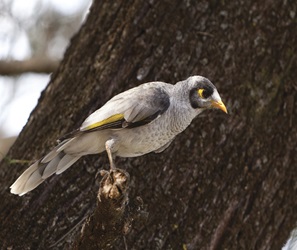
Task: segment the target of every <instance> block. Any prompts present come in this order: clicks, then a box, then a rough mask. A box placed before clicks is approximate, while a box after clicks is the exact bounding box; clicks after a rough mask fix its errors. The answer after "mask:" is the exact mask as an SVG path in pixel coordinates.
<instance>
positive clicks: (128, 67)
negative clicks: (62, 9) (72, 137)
mask: <svg viewBox="0 0 297 250" xmlns="http://www.w3.org/2000/svg"><path fill="white" fill-rule="evenodd" d="M295 34H296V3H295V2H293V1H262V2H259V1H258V2H255V3H251V2H249V1H242V2H239V1H238V2H232V3H229V2H228V3H227V2H224V1H221V2H220V1H199V2H198V1H168V2H167V3H166V1H147V2H144V1H117V0H116V1H94V4H93V6H92V8H91V11H90V14H89V16H88V19H87V21H86V23H85V24H84V25H83V26H82V28H81V30H80V31H79V32H78V34H77V35H76V36H75V37H74V38H73V39H72V41H71V45H70V47H69V48H68V50H67V52H66V54H65V57H64V59H63V61H62V63H61V65H60V67H59V68H58V70H57V71H56V72H55V73H54V74H53V76H52V79H51V82H50V84H49V85H48V87H47V89H46V90H45V91H44V92H43V94H42V96H41V98H40V100H39V104H38V106H37V108H36V109H35V110H34V111H33V112H32V114H31V116H30V119H29V121H28V123H27V125H26V127H25V128H24V129H23V131H22V133H21V135H20V136H19V138H18V139H17V141H16V143H15V144H14V146H13V147H12V149H11V150H10V152H9V155H8V158H10V159H30V160H35V159H37V158H38V157H40V156H41V155H43V154H45V153H46V152H47V151H48V150H49V149H50V147H52V146H54V144H55V139H56V138H59V137H60V136H61V135H63V134H65V133H67V132H69V131H71V130H73V129H75V128H77V127H78V126H79V125H80V123H81V122H82V121H83V120H84V118H85V117H86V116H87V115H88V114H90V113H91V112H92V111H94V110H95V109H96V108H98V107H100V106H101V105H102V104H104V102H106V101H107V100H108V99H109V98H110V97H111V96H113V95H114V94H117V93H119V92H121V91H123V90H126V89H128V88H129V87H132V86H135V85H138V84H140V83H142V82H147V81H151V80H162V81H166V82H172V83H174V82H176V81H178V80H181V79H185V78H187V77H188V76H190V75H194V74H201V75H204V76H206V77H208V78H210V79H211V80H212V81H213V82H214V83H215V85H216V86H217V87H218V89H219V92H220V93H221V96H222V97H223V99H224V100H225V102H226V104H227V107H228V110H229V112H230V115H228V116H226V115H224V114H223V113H219V112H207V113H204V114H202V115H200V116H199V118H197V119H196V120H195V121H194V122H193V123H192V125H191V126H190V127H189V128H188V129H187V130H186V131H185V132H184V133H183V134H181V135H180V136H178V138H177V139H176V140H175V141H174V142H173V145H171V146H170V147H169V148H168V149H167V150H166V151H165V152H163V153H162V154H149V155H146V156H142V157H138V158H133V159H117V166H120V167H121V168H124V169H125V170H126V171H127V172H128V173H129V174H130V177H131V184H130V188H131V190H130V197H131V198H132V199H133V198H134V197H136V196H141V197H142V199H143V201H144V204H147V210H148V211H149V217H148V221H147V222H146V223H143V224H142V225H139V226H138V227H135V228H133V229H132V230H131V232H130V233H129V234H128V235H127V236H126V242H127V246H128V249H280V248H281V246H282V245H283V244H284V242H285V240H286V239H287V237H288V236H289V233H290V231H291V230H292V229H293V228H294V227H295V226H296V221H297V213H296V210H297V200H296V189H297V186H296V183H297V178H296V146H297V145H296V142H297V136H296V135H297V126H296V119H297V118H296V117H297V116H296V109H294V108H295V107H296V100H297V96H296V89H297V87H296V82H295V79H296V73H295V72H296V66H297V65H296V55H297V39H296V35H295ZM26 167H27V164H24V165H17V166H16V165H12V164H10V163H9V162H7V161H3V162H2V164H1V168H0V175H1V184H0V185H1V187H2V188H1V190H0V194H1V197H2V203H1V204H0V214H1V225H0V226H1V229H0V242H1V243H2V249H6V248H7V247H12V248H13V249H28V248H31V249H45V248H48V246H51V245H52V246H54V248H56V249H62V248H66V247H69V246H71V244H72V242H73V241H74V240H75V238H77V237H78V235H79V231H80V226H77V225H78V223H79V222H80V221H81V220H83V218H85V216H87V215H88V214H89V213H90V212H91V211H92V210H93V209H94V207H95V205H96V202H95V200H96V190H97V189H98V185H96V180H95V177H94V176H95V173H96V171H97V170H98V169H100V168H102V167H108V161H107V157H106V156H105V155H101V156H100V157H98V156H89V157H85V158H83V159H82V160H80V161H79V162H78V163H77V164H75V166H73V167H72V168H71V169H69V170H68V171H67V172H65V173H63V174H62V175H60V176H55V177H53V178H51V179H50V180H48V181H47V182H46V183H44V184H43V185H41V186H40V187H38V188H37V189H36V190H34V191H33V192H31V193H30V194H28V195H26V196H24V197H21V198H20V197H16V196H13V195H11V194H10V193H9V191H8V187H9V185H10V184H11V183H12V182H13V181H14V180H15V178H16V177H17V176H18V175H19V174H20V173H21V172H22V171H23V170H24V169H25V168H26ZM123 248H124V241H123V240H122V239H119V240H118V241H117V243H116V244H115V245H114V249H123Z"/></svg>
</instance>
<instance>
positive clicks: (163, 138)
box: [116, 126, 175, 157]
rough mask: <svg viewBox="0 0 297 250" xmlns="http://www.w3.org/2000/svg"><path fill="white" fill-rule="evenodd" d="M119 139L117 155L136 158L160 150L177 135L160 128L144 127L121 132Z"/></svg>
mask: <svg viewBox="0 0 297 250" xmlns="http://www.w3.org/2000/svg"><path fill="white" fill-rule="evenodd" d="M165 131H166V130H165ZM117 137H118V139H119V140H118V141H119V145H118V149H117V152H116V155H118V156H120V157H136V156H140V155H144V154H147V153H150V152H153V151H155V150H157V149H159V148H160V147H162V146H164V145H165V144H166V143H167V142H169V141H170V140H172V139H173V138H174V137H175V135H174V134H173V133H171V132H168V131H166V132H164V130H162V129H160V128H157V129H156V128H151V127H150V126H142V127H139V128H134V129H125V130H121V131H119V133H118V134H117Z"/></svg>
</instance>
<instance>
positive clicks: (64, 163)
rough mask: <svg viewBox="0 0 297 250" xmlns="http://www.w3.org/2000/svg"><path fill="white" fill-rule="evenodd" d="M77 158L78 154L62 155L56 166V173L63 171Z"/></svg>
mask: <svg viewBox="0 0 297 250" xmlns="http://www.w3.org/2000/svg"><path fill="white" fill-rule="evenodd" d="M79 158H80V156H75V157H74V156H73V155H64V157H63V158H62V159H61V160H60V162H59V164H58V166H57V171H56V174H61V173H63V172H64V171H65V170H67V169H68V168H69V167H71V166H72V165H73V164H74V163H75V162H76V161H77V160H78V159H79Z"/></svg>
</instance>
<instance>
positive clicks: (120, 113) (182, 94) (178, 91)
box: [10, 76, 227, 195]
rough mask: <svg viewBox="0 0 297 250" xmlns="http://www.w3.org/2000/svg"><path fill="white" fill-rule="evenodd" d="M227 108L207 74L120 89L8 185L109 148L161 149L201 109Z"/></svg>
mask: <svg viewBox="0 0 297 250" xmlns="http://www.w3.org/2000/svg"><path fill="white" fill-rule="evenodd" d="M208 108H219V109H221V110H223V111H224V112H227V110H226V107H225V105H224V104H223V103H222V101H221V98H220V96H219V94H218V92H217V90H216V88H215V87H214V85H213V84H212V83H211V82H210V81H209V80H208V79H206V78H204V77H201V76H192V77H190V78H188V79H187V80H185V81H181V82H178V83H176V84H175V85H171V84H167V83H164V82H150V83H145V84H142V85H140V86H138V87H135V88H132V89H130V90H127V91H125V92H123V93H120V94H118V95H116V96H115V97H113V98H112V99H110V100H109V101H108V102H107V103H106V104H105V105H104V106H102V107H101V108H100V109H98V110H97V111H95V112H94V113H92V114H91V115H90V116H89V117H88V118H87V119H86V120H85V121H84V122H83V124H82V126H81V127H80V129H79V130H78V131H76V132H74V133H72V134H70V135H69V137H68V138H65V139H64V140H63V141H62V142H60V144H59V145H58V146H57V147H55V148H54V149H53V150H52V151H51V152H50V153H49V154H47V155H46V156H45V157H43V158H41V159H40V160H39V161H37V162H35V163H34V164H33V165H31V166H30V167H29V168H28V169H27V170H26V171H25V172H24V173H23V174H22V175H21V176H20V177H19V178H18V179H17V180H16V181H15V183H14V184H13V185H12V186H11V187H10V188H11V192H12V193H14V194H18V195H23V194H25V193H27V192H29V191H31V190H32V189H34V188H35V187H37V186H38V185H39V184H41V183H42V182H43V181H44V180H45V179H46V178H48V177H49V176H51V175H52V174H54V173H56V174H60V173H62V172H64V171H65V170H66V169H68V168H69V167H70V166H71V165H72V164H74V163H75V162H76V161H77V160H78V159H79V158H80V157H81V156H83V155H87V154H98V153H101V152H103V151H105V150H106V151H107V153H108V156H109V160H110V164H111V168H113V167H114V163H113V158H114V157H115V156H120V157H136V156H140V155H144V154H147V153H150V152H162V151H163V150H165V149H166V148H167V147H168V146H169V145H170V143H171V142H172V141H173V140H174V138H175V137H176V135H178V134H179V133H180V132H182V131H183V130H185V129H186V128H187V126H188V125H189V124H190V123H191V121H192V120H193V119H194V118H195V117H196V116H197V115H198V114H200V113H201V112H202V111H203V110H204V109H208Z"/></svg>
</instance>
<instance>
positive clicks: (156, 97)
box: [80, 82, 172, 132]
mask: <svg viewBox="0 0 297 250" xmlns="http://www.w3.org/2000/svg"><path fill="white" fill-rule="evenodd" d="M166 85H167V86H166ZM165 86H166V88H170V87H171V86H172V85H170V84H165V83H162V82H152V83H146V84H142V85H140V86H138V87H136V88H133V89H130V90H127V91H125V92H123V93H121V94H118V95H116V96H115V97H113V98H112V99H110V100H109V101H108V102H107V103H106V104H105V105H104V106H103V107H101V108H100V109H98V110H97V111H95V112H94V113H92V114H91V115H90V116H89V117H88V118H87V119H86V120H85V121H84V122H83V124H82V126H81V127H80V131H82V132H84V131H86V132H91V131H94V130H102V129H120V128H133V127H138V126H142V125H145V124H147V123H150V122H151V121H153V120H154V119H156V118H157V117H158V116H160V115H162V114H163V113H164V112H165V111H166V110H167V109H168V107H169V105H170V96H169V95H168V93H167V91H165V88H164V87H165Z"/></svg>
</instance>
